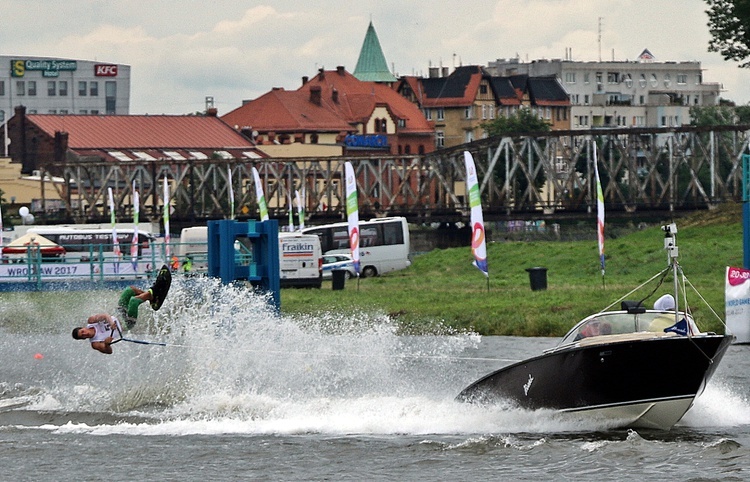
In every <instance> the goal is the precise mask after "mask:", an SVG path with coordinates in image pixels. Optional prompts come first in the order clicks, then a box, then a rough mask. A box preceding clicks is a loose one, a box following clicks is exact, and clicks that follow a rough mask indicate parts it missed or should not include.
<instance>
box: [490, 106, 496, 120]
mask: <svg viewBox="0 0 750 482" xmlns="http://www.w3.org/2000/svg"><path fill="white" fill-rule="evenodd" d="M489 110H490V119H494V118H495V106H494V105H491V106H489Z"/></svg>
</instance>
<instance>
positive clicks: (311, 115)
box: [221, 88, 356, 133]
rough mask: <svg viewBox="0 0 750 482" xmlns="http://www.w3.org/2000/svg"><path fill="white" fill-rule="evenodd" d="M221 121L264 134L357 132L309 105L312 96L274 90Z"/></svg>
mask: <svg viewBox="0 0 750 482" xmlns="http://www.w3.org/2000/svg"><path fill="white" fill-rule="evenodd" d="M221 119H222V120H223V121H224V122H226V123H227V124H229V125H230V126H233V127H234V128H235V129H242V128H243V127H259V128H261V129H262V130H263V131H265V132H272V131H273V132H276V133H281V132H336V133H339V132H342V131H344V132H355V131H356V129H355V128H354V127H352V126H351V125H349V124H348V123H347V122H346V121H345V120H342V119H340V118H339V117H338V116H337V115H336V114H334V113H333V112H332V111H331V110H329V109H327V108H325V107H323V106H319V105H316V104H314V103H312V102H310V97H309V94H308V93H306V92H302V91H298V90H293V91H288V90H284V89H280V88H275V89H273V90H271V91H270V92H267V93H265V94H263V95H262V96H260V97H258V98H257V99H254V100H252V101H250V102H248V103H246V104H244V105H242V106H241V107H238V108H236V109H234V110H233V111H231V112H229V113H227V114H225V115H223V116H222V117H221Z"/></svg>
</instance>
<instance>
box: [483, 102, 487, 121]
mask: <svg viewBox="0 0 750 482" xmlns="http://www.w3.org/2000/svg"><path fill="white" fill-rule="evenodd" d="M482 119H483V120H484V119H487V106H486V105H484V104H482Z"/></svg>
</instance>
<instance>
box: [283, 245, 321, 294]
mask: <svg viewBox="0 0 750 482" xmlns="http://www.w3.org/2000/svg"><path fill="white" fill-rule="evenodd" d="M279 275H280V278H281V287H282V288H287V287H292V286H294V287H311V288H320V285H321V283H322V280H323V252H322V251H321V249H320V238H318V237H317V236H316V235H314V234H301V233H279Z"/></svg>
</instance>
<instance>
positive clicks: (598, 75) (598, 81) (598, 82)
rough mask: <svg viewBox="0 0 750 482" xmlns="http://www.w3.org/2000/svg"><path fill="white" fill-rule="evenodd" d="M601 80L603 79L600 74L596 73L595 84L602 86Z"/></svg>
mask: <svg viewBox="0 0 750 482" xmlns="http://www.w3.org/2000/svg"><path fill="white" fill-rule="evenodd" d="M602 78H603V76H602V73H601V72H597V73H596V83H597V84H598V85H602Z"/></svg>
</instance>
